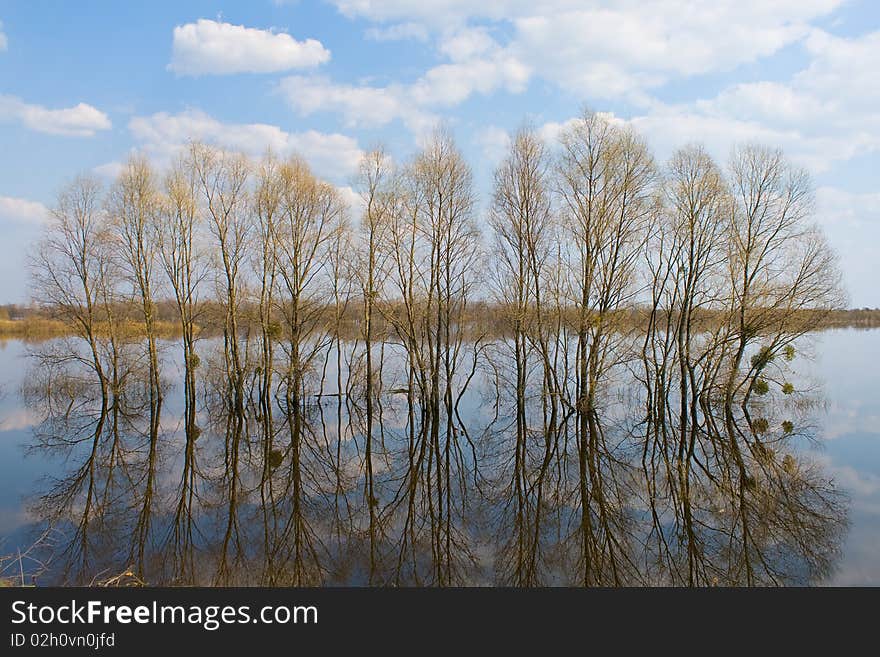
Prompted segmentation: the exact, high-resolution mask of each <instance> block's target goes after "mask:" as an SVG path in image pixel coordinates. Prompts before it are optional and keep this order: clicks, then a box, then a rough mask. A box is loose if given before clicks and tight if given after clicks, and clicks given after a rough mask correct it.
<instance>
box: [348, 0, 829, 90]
mask: <svg viewBox="0 0 880 657" xmlns="http://www.w3.org/2000/svg"><path fill="white" fill-rule="evenodd" d="M843 1H844V0H777V1H775V2H766V1H765V0H701V1H697V2H695V1H693V0H595V1H593V2H584V1H583V0H531V1H529V0H484V1H483V2H470V1H469V0H421V1H420V2H417V3H414V2H406V1H404V0H389V1H387V2H381V3H379V2H369V1H368V0H335V4H336V6H337V8H338V9H339V10H340V11H341V12H342V13H343V14H344V15H346V16H349V17H361V18H366V19H368V20H372V21H375V22H379V23H383V22H398V23H399V22H405V23H407V24H415V25H421V26H423V27H425V29H427V28H428V27H431V28H433V29H435V30H437V31H440V32H442V33H448V32H450V31H452V32H454V31H458V30H461V29H472V28H471V27H469V26H471V25H473V23H475V22H482V23H485V22H489V23H491V24H493V25H497V26H499V27H503V28H504V31H505V32H506V33H508V34H509V37H508V39H507V41H506V42H505V43H504V44H503V47H502V50H503V52H504V58H505V59H506V60H507V61H516V62H518V63H519V65H520V66H523V65H524V63H525V62H528V65H529V66H530V67H531V68H533V69H534V73H535V75H538V76H540V77H542V78H545V79H547V80H550V81H552V82H554V83H556V84H558V85H559V86H560V87H562V88H563V89H565V90H566V91H568V92H571V93H574V94H576V95H578V96H580V97H589V98H591V99H596V98H602V99H607V98H620V97H624V98H627V99H629V100H630V101H634V102H641V103H647V102H648V94H649V92H650V91H651V90H652V89H654V88H656V87H659V86H662V85H663V84H665V83H666V82H667V81H669V80H670V79H672V78H674V77H682V76H685V77H686V76H692V75H696V74H701V73H707V72H711V71H724V70H731V69H733V68H735V67H736V66H738V65H740V64H744V63H749V62H754V61H756V60H757V59H759V58H761V57H766V56H768V55H772V54H773V53H775V52H778V51H779V50H780V49H782V48H784V47H785V46H787V45H790V44H792V43H795V42H797V41H800V40H802V39H804V38H805V37H807V35H809V34H810V33H811V29H812V28H811V21H813V20H815V19H817V18H820V17H822V16H825V15H827V14H829V13H830V12H832V11H833V10H834V9H836V8H837V7H838V6H840V5H841V4H842V3H843ZM454 38H455V37H453V39H454ZM449 41H450V39H449V38H448V37H445V36H444V37H441V43H440V49H441V51H443V50H444V49H445V48H446V47H448V44H449ZM495 57H497V54H496V55H495Z"/></svg>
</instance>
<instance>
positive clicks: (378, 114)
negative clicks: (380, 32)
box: [278, 75, 436, 132]
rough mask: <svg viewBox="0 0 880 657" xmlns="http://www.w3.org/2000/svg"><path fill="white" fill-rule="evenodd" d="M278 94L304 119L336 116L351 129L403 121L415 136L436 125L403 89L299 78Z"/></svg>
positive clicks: (287, 80) (283, 83)
mask: <svg viewBox="0 0 880 657" xmlns="http://www.w3.org/2000/svg"><path fill="white" fill-rule="evenodd" d="M278 90H279V92H280V93H281V95H282V96H283V97H284V98H285V100H286V101H287V103H288V104H289V105H290V106H291V107H292V108H293V109H295V110H296V111H297V112H299V113H300V114H301V115H303V116H307V115H309V114H313V113H315V112H335V113H337V114H340V115H341V116H342V117H343V119H344V121H345V123H346V125H349V126H382V125H385V124H387V123H390V122H391V121H394V120H396V119H400V120H402V121H403V122H404V123H405V124H406V125H407V126H408V127H409V128H410V129H411V130H413V131H414V132H421V131H423V130H424V129H425V128H426V127H427V126H429V125H431V124H433V123H434V122H435V121H436V118H435V117H434V116H432V115H431V114H430V113H429V112H427V111H425V110H423V109H422V108H420V107H419V106H418V105H417V103H415V101H414V99H413V98H412V96H411V95H410V94H409V93H408V91H407V89H406V88H405V87H404V86H402V85H390V86H387V87H372V86H368V85H348V84H337V83H334V82H332V81H331V80H329V79H328V78H325V77H304V76H298V75H295V76H290V77H287V78H284V79H283V80H282V81H281V82H280V83H279V85H278Z"/></svg>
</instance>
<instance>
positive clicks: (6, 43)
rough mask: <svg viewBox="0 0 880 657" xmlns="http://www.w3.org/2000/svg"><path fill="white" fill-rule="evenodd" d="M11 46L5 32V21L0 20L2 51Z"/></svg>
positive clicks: (0, 46)
mask: <svg viewBox="0 0 880 657" xmlns="http://www.w3.org/2000/svg"><path fill="white" fill-rule="evenodd" d="M8 47H9V40H8V39H7V38H6V35H5V34H4V33H3V21H0V51H3V50H6V49H7V48H8Z"/></svg>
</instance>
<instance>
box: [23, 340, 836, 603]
mask: <svg viewBox="0 0 880 657" xmlns="http://www.w3.org/2000/svg"><path fill="white" fill-rule="evenodd" d="M566 340H568V338H567V337H566V336H565V335H564V334H561V335H560V336H559V338H558V340H556V342H557V344H556V346H555V347H553V349H557V350H558V351H559V353H558V354H555V355H554V360H553V361H552V362H553V363H554V371H553V372H550V371H549V370H547V368H545V367H544V360H543V359H541V358H535V359H534V360H533V363H532V365H531V366H530V368H529V369H528V370H527V371H526V372H525V377H524V378H522V379H518V377H517V367H516V364H515V355H516V351H517V346H516V345H514V344H513V343H512V342H511V343H509V344H508V342H507V341H506V340H502V339H499V340H496V341H495V342H493V343H492V344H490V345H488V346H485V345H480V344H476V345H474V344H464V343H463V344H462V345H461V349H460V351H459V352H458V353H460V354H461V361H460V363H459V364H458V365H459V366H460V369H459V371H458V372H457V373H455V374H454V375H453V377H452V378H451V379H450V380H449V381H448V385H447V382H446V380H445V379H444V378H443V377H440V378H439V379H438V380H439V381H440V382H441V385H440V386H439V391H440V394H439V395H437V394H436V392H437V390H438V388H434V387H432V385H431V380H430V376H427V377H426V376H424V375H423V374H422V373H420V372H418V371H414V370H413V369H411V368H410V367H409V365H408V362H409V361H408V359H407V358H405V357H404V356H405V351H404V350H403V349H398V348H396V347H395V346H394V345H392V344H390V343H389V344H386V345H385V346H383V347H382V348H381V350H380V349H378V348H377V349H376V353H375V354H374V357H375V360H376V361H377V364H376V365H374V366H375V367H376V368H377V371H378V372H379V374H380V376H379V378H378V387H379V392H378V393H377V394H376V398H375V402H376V403H375V405H374V406H375V407H374V408H373V409H372V410H371V414H372V415H374V417H373V418H372V421H373V426H374V428H373V435H372V441H371V443H372V444H371V451H372V454H371V460H370V465H369V469H370V470H371V472H370V477H369V481H368V477H367V467H368V466H367V460H366V454H365V446H366V440H365V431H366V422H367V419H366V406H365V402H364V394H365V391H364V384H363V381H364V378H363V367H364V355H365V354H364V348H363V345H362V344H361V345H359V344H357V343H346V342H343V341H337V340H335V339H333V340H330V339H318V338H315V339H314V340H310V341H303V343H302V344H300V345H298V347H299V348H300V350H301V352H306V351H308V352H309V353H311V354H312V356H310V357H309V358H308V359H307V360H306V361H305V362H307V363H308V364H309V367H308V368H303V369H300V370H299V371H293V370H292V369H291V366H290V362H291V361H290V359H289V354H288V353H285V350H284V349H278V350H277V351H279V352H281V353H277V354H275V355H274V356H273V360H272V361H271V362H274V366H273V367H271V368H269V369H271V371H272V372H274V377H273V376H268V377H267V376H266V369H267V368H266V367H265V363H267V362H269V361H266V360H265V356H266V354H265V353H261V351H260V344H262V342H261V340H260V339H253V340H242V341H241V344H240V345H239V346H240V349H241V364H240V365H239V366H240V367H241V381H242V387H241V388H240V390H241V394H242V395H243V396H242V397H241V400H242V401H241V403H239V402H238V401H237V400H236V395H238V394H239V391H238V390H236V386H231V385H230V383H229V381H230V379H229V377H228V373H227V367H228V364H227V362H226V360H225V359H224V345H223V343H222V341H210V340H203V341H202V343H201V346H200V348H199V351H200V352H201V353H202V354H203V358H204V362H202V363H201V364H199V365H198V366H196V365H195V363H193V362H192V359H191V358H190V359H189V360H188V361H184V363H186V362H189V363H190V365H191V366H183V365H182V366H181V367H180V368H178V367H176V366H175V364H174V363H175V360H181V361H183V359H182V358H180V356H179V354H180V350H179V349H178V346H177V345H174V344H168V343H166V344H163V345H161V349H162V359H161V360H162V368H163V374H164V375H165V377H170V375H171V374H177V376H178V377H179V379H180V383H178V382H177V381H174V380H172V379H171V378H163V379H162V393H163V396H164V398H165V399H166V403H163V404H161V405H157V404H155V403H151V395H150V391H151V382H150V377H151V373H150V368H149V367H145V366H144V362H145V360H144V359H145V358H148V357H149V350H148V349H146V347H145V346H144V345H140V344H138V343H137V342H119V343H116V344H113V343H111V341H110V340H102V341H101V342H100V343H99V349H100V350H101V352H100V353H101V358H102V362H106V363H108V364H109V367H108V368H107V370H106V372H105V373H104V375H103V377H104V378H103V379H102V378H101V377H99V376H97V375H96V373H95V368H94V363H93V361H92V359H91V355H89V356H88V357H85V356H82V355H81V354H80V353H79V352H78V351H77V349H76V347H75V346H74V345H71V344H70V343H69V342H67V341H65V340H58V341H53V342H49V343H44V344H42V345H39V346H38V347H35V348H34V352H33V357H34V359H35V360H34V362H33V367H32V368H31V370H30V373H29V376H28V378H27V383H26V385H25V386H24V389H23V392H24V398H25V401H26V403H27V405H28V407H29V408H30V410H31V411H32V412H34V413H37V414H38V415H39V417H40V418H41V422H40V423H39V424H38V425H37V427H36V428H35V430H34V434H33V441H32V445H31V449H32V450H35V451H39V452H48V453H57V454H63V455H64V457H65V458H66V461H65V462H66V464H67V465H66V471H65V474H64V476H61V477H58V478H55V479H53V480H51V481H48V482H46V489H45V492H44V493H43V494H42V496H40V497H39V498H38V499H36V500H34V510H35V512H36V513H38V514H39V517H40V518H42V519H43V520H44V521H45V523H46V524H48V525H49V526H50V527H52V528H53V530H54V531H55V532H56V536H57V535H61V536H63V540H61V541H60V544H59V545H58V546H56V548H55V554H54V560H53V564H54V568H53V571H52V573H53V575H52V579H56V580H57V581H58V582H63V583H68V584H75V583H86V584H87V583H89V582H91V581H94V580H95V579H96V578H100V577H101V576H102V575H112V574H116V573H119V572H122V571H123V570H127V569H131V570H132V571H133V572H134V573H135V575H136V576H137V577H138V578H140V579H142V580H144V581H146V582H149V583H155V584H159V583H173V584H190V583H199V584H214V585H248V584H251V585H252V584H261V585H320V584H343V583H347V584H366V583H374V584H380V585H448V584H486V583H496V584H508V585H511V584H512V585H522V586H530V585H548V584H563V585H567V584H575V585H645V584H676V585H696V586H702V585H760V584H771V585H780V584H806V583H811V582H814V581H817V580H820V579H822V578H824V577H826V576H827V574H828V573H829V572H830V571H831V570H832V568H833V566H834V563H835V558H836V556H837V554H838V552H839V545H840V541H841V538H842V535H843V532H844V529H845V527H846V503H845V500H844V499H843V498H842V496H841V494H840V493H838V492H837V491H836V490H835V489H834V487H833V486H832V485H831V483H830V481H829V479H828V477H827V476H826V475H825V474H824V473H823V472H822V471H821V470H819V469H818V468H817V466H815V465H813V464H811V463H809V462H807V461H806V460H804V459H803V458H802V457H801V456H799V454H798V453H797V452H796V451H794V450H793V449H792V444H793V443H794V442H795V441H796V440H797V439H798V437H799V436H804V435H808V434H809V433H810V428H809V424H810V417H811V412H812V411H811V408H812V407H811V404H810V403H808V402H807V401H804V400H800V401H794V400H792V399H790V398H788V397H786V398H785V399H784V400H783V399H779V400H776V401H770V400H768V399H767V398H766V397H762V398H761V399H760V400H759V401H754V400H753V401H751V402H750V403H749V404H747V405H744V406H740V405H737V406H734V407H731V406H727V405H725V404H723V403H721V402H720V401H719V400H718V399H717V398H716V397H715V396H713V393H714V389H713V387H712V382H711V381H712V380H711V377H709V376H708V375H706V374H705V373H701V372H700V371H699V366H695V367H694V368H693V370H694V371H693V378H692V380H691V383H692V386H689V387H688V389H687V396H686V397H685V398H682V397H681V396H680V394H681V393H680V390H681V387H680V386H678V384H677V382H674V381H672V380H671V379H670V378H669V377H670V376H671V369H670V368H667V367H665V366H664V365H663V363H662V361H661V360H660V359H654V358H653V357H652V358H646V359H644V360H643V361H642V362H639V359H638V358H635V359H633V360H630V361H628V362H626V363H624V364H621V365H620V366H619V367H618V370H619V371H618V372H617V374H618V376H616V377H614V376H612V377H609V378H608V380H607V382H606V383H605V387H604V388H603V389H602V390H601V391H597V392H596V395H595V399H594V402H593V404H592V406H591V409H590V411H589V417H588V418H586V420H585V419H584V418H583V415H584V412H585V411H584V409H583V407H579V406H578V404H577V402H576V400H577V377H576V376H573V375H572V369H573V368H572V367H571V366H570V364H569V363H568V361H567V358H568V357H569V356H568V354H569V350H568V346H569V345H567V343H566ZM269 342H270V343H271V340H270V341H269ZM276 348H277V345H276ZM539 348H540V347H539ZM529 353H532V352H531V350H530V351H529ZM526 362H532V361H530V360H528V359H527V360H526ZM676 367H677V365H676ZM638 368H641V373H640V374H637V378H634V377H633V373H634V372H636V371H637V370H638ZM646 373H647V374H646ZM190 377H192V384H193V385H192V388H190V385H189V384H187V383H186V380H187V379H188V378H190ZM105 380H106V381H105ZM623 381H626V382H627V383H626V384H623V383H622V382H623ZM634 381H635V383H633V382H634ZM294 388H295V389H294ZM548 389H552V390H554V391H555V392H554V394H553V395H550V394H548ZM670 389H673V390H675V392H670ZM187 391H190V392H187ZM438 400H439V404H438ZM438 406H439V409H438ZM196 409H197V412H196ZM158 414H161V417H159V418H157V417H156V415H158ZM583 421H586V422H587V423H588V431H587V432H585V433H582V432H581V427H582V422H583Z"/></svg>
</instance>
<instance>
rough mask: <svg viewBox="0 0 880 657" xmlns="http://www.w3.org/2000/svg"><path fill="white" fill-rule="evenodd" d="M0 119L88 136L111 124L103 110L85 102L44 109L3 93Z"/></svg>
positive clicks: (109, 126)
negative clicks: (63, 107) (60, 107)
mask: <svg viewBox="0 0 880 657" xmlns="http://www.w3.org/2000/svg"><path fill="white" fill-rule="evenodd" d="M0 121H16V122H20V123H22V124H23V125H24V126H25V127H27V128H30V129H31V130H36V131H37V132H45V133H47V134H50V135H66V136H69V137H91V136H92V135H94V134H95V132H97V131H98V130H109V129H110V128H111V126H112V124H111V123H110V118H109V117H108V116H107V115H106V114H104V112H101V111H100V110H98V109H96V108H94V107H92V106H91V105H87V104H86V103H79V104H78V105H74V106H73V107H68V108H65V109H47V108H45V107H43V106H42V105H34V104H30V103H26V102H24V101H23V100H21V99H20V98H17V97H16V96H4V95H0Z"/></svg>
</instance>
